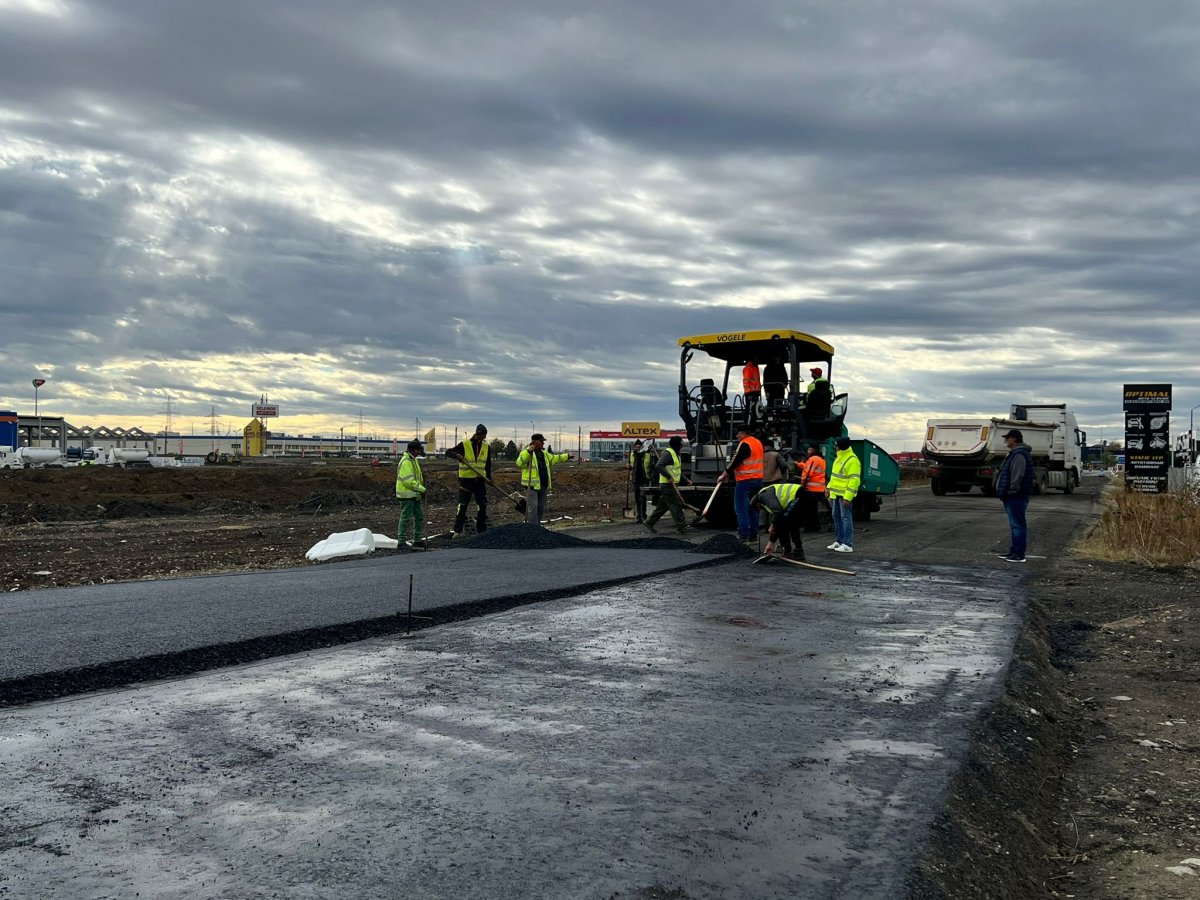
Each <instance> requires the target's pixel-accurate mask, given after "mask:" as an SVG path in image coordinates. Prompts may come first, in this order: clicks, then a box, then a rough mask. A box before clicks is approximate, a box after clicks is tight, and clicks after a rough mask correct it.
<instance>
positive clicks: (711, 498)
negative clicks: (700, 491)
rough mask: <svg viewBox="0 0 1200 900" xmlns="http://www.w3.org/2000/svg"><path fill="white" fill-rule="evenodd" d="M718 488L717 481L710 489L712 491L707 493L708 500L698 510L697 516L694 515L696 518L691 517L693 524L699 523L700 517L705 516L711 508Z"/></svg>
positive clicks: (719, 487)
mask: <svg viewBox="0 0 1200 900" xmlns="http://www.w3.org/2000/svg"><path fill="white" fill-rule="evenodd" d="M720 489H721V482H719V481H718V482H717V484H716V486H715V487H714V488H713V489H712V493H711V494H709V495H708V502H707V503H705V504H704V509H702V510H701V511H700V515H698V516H696V518H694V519H692V524H693V525H699V524H700V520H701V519H704V518H707V516H708V511H709V510H710V509H712V505H713V501H714V500H716V499H717V491H719V490H720Z"/></svg>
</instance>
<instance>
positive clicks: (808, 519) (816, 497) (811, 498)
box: [796, 447, 825, 533]
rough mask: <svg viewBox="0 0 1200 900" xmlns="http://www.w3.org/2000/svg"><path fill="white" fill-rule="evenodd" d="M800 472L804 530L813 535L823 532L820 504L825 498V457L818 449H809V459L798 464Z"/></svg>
mask: <svg viewBox="0 0 1200 900" xmlns="http://www.w3.org/2000/svg"><path fill="white" fill-rule="evenodd" d="M796 468H797V469H799V470H800V485H801V487H802V488H803V489H804V490H803V492H802V493H801V494H800V498H799V500H800V503H801V517H802V519H801V520H802V521H803V522H804V530H805V531H806V532H809V533H812V532H815V531H820V530H821V520H820V507H819V504H820V502H821V500H822V498H824V496H825V457H823V456H822V455H821V451H820V449H819V448H817V447H809V448H808V457H807V458H806V459H804V460H803V461H802V462H798V463H796Z"/></svg>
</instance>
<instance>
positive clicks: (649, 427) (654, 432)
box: [621, 422, 662, 438]
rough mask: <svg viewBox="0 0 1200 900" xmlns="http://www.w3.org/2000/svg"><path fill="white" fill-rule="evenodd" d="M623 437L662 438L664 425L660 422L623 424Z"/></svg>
mask: <svg viewBox="0 0 1200 900" xmlns="http://www.w3.org/2000/svg"><path fill="white" fill-rule="evenodd" d="M621 437H624V438H658V437H662V425H660V424H659V423H658V422H622V423H621Z"/></svg>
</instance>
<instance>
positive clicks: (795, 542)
mask: <svg viewBox="0 0 1200 900" xmlns="http://www.w3.org/2000/svg"><path fill="white" fill-rule="evenodd" d="M802 522H803V517H802V511H801V509H800V504H799V503H793V504H791V505H790V506H788V508H787V509H785V510H784V511H783V514H782V515H780V516H776V517H775V523H774V524H775V540H777V541H779V546H780V547H782V548H783V552H784V553H786V554H787V555H788V556H790V557H792V559H804V540H803V539H802V538H801V537H800V528H801V523H802Z"/></svg>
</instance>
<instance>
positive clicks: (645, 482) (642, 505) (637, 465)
mask: <svg viewBox="0 0 1200 900" xmlns="http://www.w3.org/2000/svg"><path fill="white" fill-rule="evenodd" d="M682 443H683V442H682V441H681V442H680V445H681V446H682ZM655 461H656V460H655V459H654V458H653V457H652V456H651V455H650V451H649V450H643V449H642V442H641V441H634V442H633V450H632V451H630V453H629V475H630V478H631V479H632V480H633V508H634V510H635V512H636V515H637V520H638V521H639V522H645V521H646V491H647V490H649V488H650V484H651V481H650V476H651V474H652V473H653V471H654V463H655Z"/></svg>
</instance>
